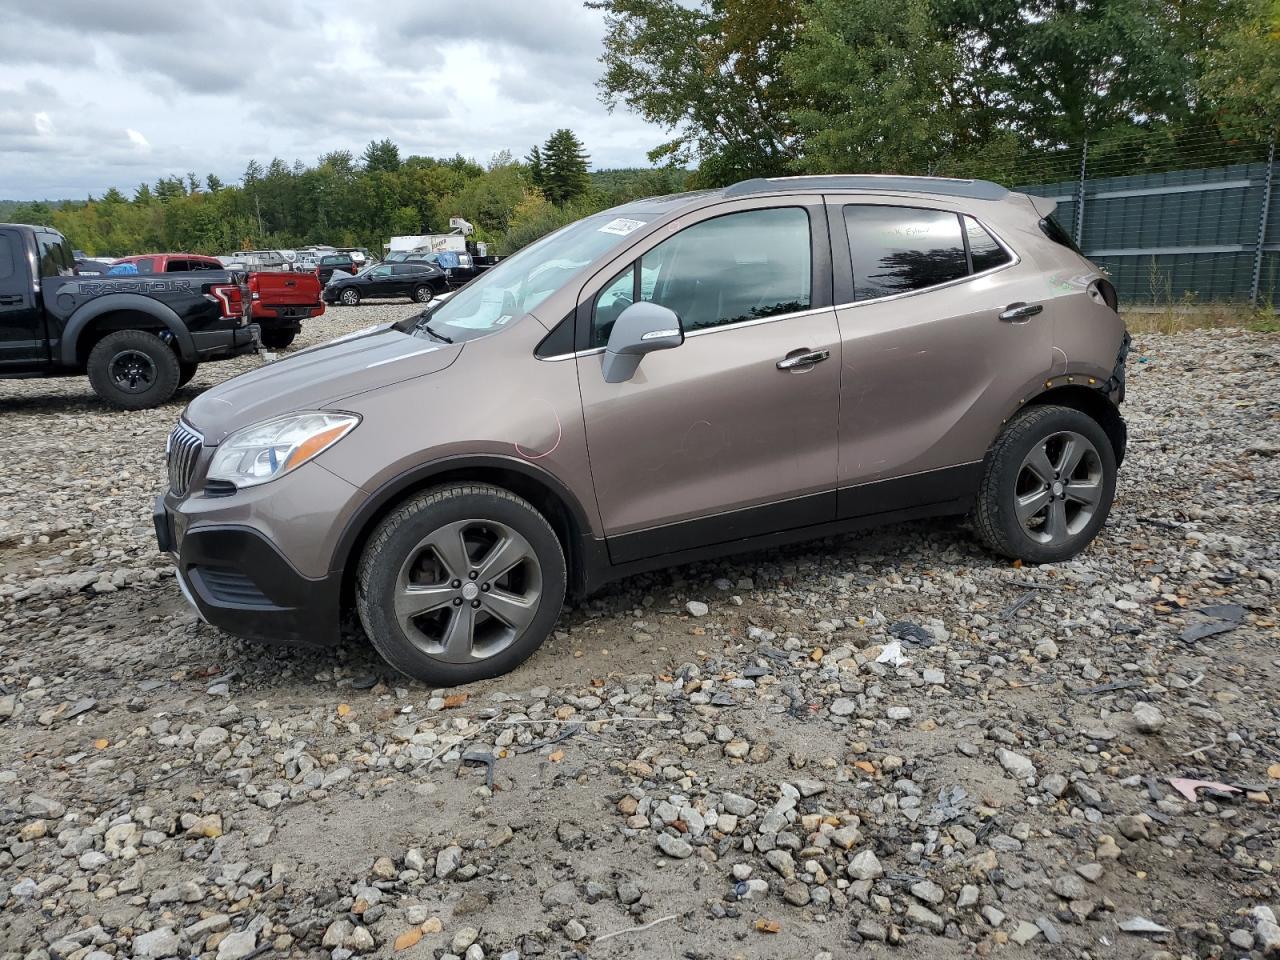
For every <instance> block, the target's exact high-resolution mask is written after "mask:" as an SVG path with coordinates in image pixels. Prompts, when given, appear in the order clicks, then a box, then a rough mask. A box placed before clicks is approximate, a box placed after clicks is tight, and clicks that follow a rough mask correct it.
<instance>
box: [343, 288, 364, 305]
mask: <svg viewBox="0 0 1280 960" xmlns="http://www.w3.org/2000/svg"><path fill="white" fill-rule="evenodd" d="M338 299H339V300H340V301H342V303H343V305H344V306H348V307H356V306H359V305H360V291H359V290H357V289H356V288H355V287H347V288H346V289H345V290H343V291H342V293H341V294H340V295H339V296H338Z"/></svg>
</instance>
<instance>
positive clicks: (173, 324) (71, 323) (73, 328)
mask: <svg viewBox="0 0 1280 960" xmlns="http://www.w3.org/2000/svg"><path fill="white" fill-rule="evenodd" d="M111 313H141V314H145V315H146V316H147V317H149V318H150V319H152V320H155V321H158V322H159V323H161V324H162V325H163V326H164V327H165V329H167V330H168V331H169V332H170V333H172V334H173V339H174V343H175V344H176V345H177V347H178V356H179V357H181V358H182V359H183V360H185V361H187V362H188V363H194V362H196V360H197V355H196V345H195V341H194V340H193V339H192V337H191V331H190V330H188V329H187V327H186V324H184V323H183V322H182V319H181V318H180V317H179V316H178V315H177V314H176V313H174V312H173V310H172V309H171V308H170V307H168V306H167V305H165V304H163V303H160V302H159V301H158V300H153V299H151V298H150V297H144V296H140V295H138V294H136V293H108V294H105V295H103V296H101V297H96V298H94V299H93V300H91V301H89V302H88V303H86V304H84V305H83V306H81V307H79V308H78V309H77V310H76V311H75V312H74V313H72V314H71V316H70V317H69V318H68V320H67V325H66V326H65V327H64V328H63V331H62V338H61V340H60V342H59V345H58V351H59V358H60V360H61V362H62V364H63V366H67V367H74V366H76V356H77V347H78V345H79V342H80V337H81V335H82V334H83V333H84V332H85V330H87V329H88V328H89V326H90V324H92V323H93V321H95V320H97V319H98V318H99V317H103V316H106V315H107V314H111Z"/></svg>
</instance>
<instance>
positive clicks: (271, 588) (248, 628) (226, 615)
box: [152, 495, 342, 646]
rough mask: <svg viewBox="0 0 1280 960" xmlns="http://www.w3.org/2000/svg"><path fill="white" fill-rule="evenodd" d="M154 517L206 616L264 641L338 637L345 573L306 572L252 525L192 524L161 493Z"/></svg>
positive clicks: (322, 641) (309, 642)
mask: <svg viewBox="0 0 1280 960" xmlns="http://www.w3.org/2000/svg"><path fill="white" fill-rule="evenodd" d="M152 520H153V522H154V524H155V532H156V543H157V545H158V546H159V547H160V550H161V551H162V552H164V553H167V554H169V556H170V557H172V558H173V560H174V563H175V564H176V565H177V576H178V581H179V584H180V586H181V588H182V592H183V594H184V595H185V596H186V598H187V600H188V602H190V603H191V604H192V606H194V607H195V609H196V611H197V612H198V613H199V614H200V616H201V618H203V619H204V620H205V621H206V622H207V623H209V624H212V625H213V626H215V627H218V628H219V629H221V630H225V631H226V632H227V633H231V634H234V635H236V636H239V637H245V638H247V639H251V640H258V641H262V642H265V643H273V644H289V645H303V646H327V645H330V644H333V643H336V642H337V640H338V635H339V630H338V621H339V614H340V601H339V596H340V592H341V588H342V577H341V575H340V574H332V575H330V576H328V577H324V578H321V579H318V580H317V579H312V578H310V577H304V576H303V575H302V574H301V573H299V572H298V571H297V570H295V569H294V567H293V565H292V564H290V563H289V561H288V560H287V559H285V557H284V556H283V555H281V553H280V552H279V551H278V550H277V549H276V548H275V547H274V546H273V545H272V544H271V542H270V541H269V540H268V539H267V538H266V537H265V536H263V535H262V533H260V532H259V531H257V530H255V529H253V528H252V527H248V526H242V525H238V524H230V523H229V524H220V525H210V526H203V525H202V526H199V527H194V528H189V527H188V526H187V521H186V518H185V517H183V515H182V514H180V513H178V512H177V511H175V510H172V509H170V507H169V505H168V504H167V503H166V499H165V497H164V496H163V495H162V496H159V497H157V498H156V501H155V505H154V506H153V508H152Z"/></svg>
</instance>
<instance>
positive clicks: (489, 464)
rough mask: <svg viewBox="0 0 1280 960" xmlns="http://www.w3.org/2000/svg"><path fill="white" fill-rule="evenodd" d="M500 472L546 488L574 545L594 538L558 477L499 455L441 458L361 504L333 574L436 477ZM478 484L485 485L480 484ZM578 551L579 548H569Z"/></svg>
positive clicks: (338, 546) (340, 544) (338, 548)
mask: <svg viewBox="0 0 1280 960" xmlns="http://www.w3.org/2000/svg"><path fill="white" fill-rule="evenodd" d="M485 469H489V470H501V471H504V472H506V473H516V474H520V475H521V476H522V477H524V478H526V479H528V480H530V481H532V482H533V483H536V484H538V485H539V486H541V487H543V488H544V489H545V490H546V491H547V492H549V493H550V494H551V495H552V496H553V497H555V498H556V499H557V500H558V501H559V502H560V504H561V505H562V506H563V507H564V508H565V512H566V513H567V514H568V515H569V522H570V523H571V524H572V525H573V528H574V529H572V530H570V531H569V534H570V538H571V541H573V540H577V539H580V538H583V537H590V536H591V523H590V520H589V519H588V517H587V512H586V510H584V509H583V506H582V504H581V502H580V501H579V500H578V498H577V497H576V496H574V494H573V493H572V492H571V491H570V490H569V488H568V487H567V486H566V485H565V484H564V483H563V481H561V480H560V479H559V478H558V477H556V476H554V475H553V474H551V473H549V472H548V471H546V470H544V469H543V468H541V467H538V466H534V465H533V464H531V463H529V462H528V461H526V460H520V459H517V458H515V457H505V456H502V455H500V454H474V455H472V454H462V455H459V456H451V457H442V458H440V459H438V460H429V461H427V462H426V463H422V464H419V465H417V466H415V467H410V468H409V469H408V470H405V471H403V472H402V473H400V474H398V475H396V476H395V477H392V478H391V479H390V480H388V481H387V482H385V483H383V484H382V485H381V486H380V487H378V488H377V489H376V490H374V491H373V492H372V493H371V494H369V496H368V497H367V498H366V499H365V501H364V502H363V503H361V504H360V506H359V508H358V509H357V510H356V511H355V513H353V514H352V515H351V517H350V518H348V520H347V522H346V524H345V525H344V526H343V528H342V533H341V534H339V536H338V539H337V541H336V542H335V544H334V548H333V553H332V555H331V556H330V558H329V571H330V573H339V572H345V571H346V570H347V568H348V567H349V565H350V563H351V559H352V556H353V555H354V551H355V547H356V545H357V543H358V542H359V540H360V538H361V536H362V534H363V533H364V532H365V530H367V529H368V528H369V527H370V525H371V524H372V523H373V522H374V520H375V519H376V518H377V517H378V516H379V515H380V514H381V513H383V512H384V511H385V509H386V508H387V506H388V505H389V504H392V503H394V502H396V501H397V500H399V499H400V498H401V496H402V495H403V494H404V493H405V492H407V491H409V490H412V489H414V488H415V487H421V486H423V485H425V484H427V483H428V482H429V481H431V480H432V479H433V478H435V477H440V476H444V475H446V474H452V473H457V472H459V471H467V470H485ZM477 482H484V481H483V480H478V481H477ZM567 546H568V547H569V548H570V549H576V544H575V543H573V542H571V543H570V544H568V545H567Z"/></svg>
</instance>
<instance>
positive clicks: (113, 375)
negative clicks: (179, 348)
mask: <svg viewBox="0 0 1280 960" xmlns="http://www.w3.org/2000/svg"><path fill="white" fill-rule="evenodd" d="M86 366H87V369H88V373H89V383H90V385H92V387H93V392H94V393H96V394H97V395H98V396H100V397H101V398H102V399H103V400H105V401H107V403H109V404H111V405H112V406H116V407H119V408H120V409H122V410H145V409H146V408H147V407H157V406H159V405H160V404H162V403H164V402H165V401H166V400H168V399H169V398H170V397H172V396H173V394H174V391H175V390H177V389H178V380H179V378H180V377H181V376H182V370H181V368H180V367H179V364H178V358H177V357H176V356H175V355H174V352H173V351H172V350H170V349H169V347H168V346H167V345H166V344H165V343H164V341H162V340H161V339H160V338H159V337H157V336H156V335H155V334H154V333H148V332H147V331H145V330H117V331H116V332H115V333H109V334H107V335H106V336H105V337H103V338H102V339H101V340H99V341H98V343H97V345H96V346H94V348H93V350H92V351H90V353H89V362H88V364H87V365H86Z"/></svg>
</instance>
